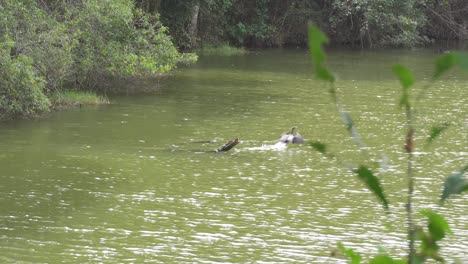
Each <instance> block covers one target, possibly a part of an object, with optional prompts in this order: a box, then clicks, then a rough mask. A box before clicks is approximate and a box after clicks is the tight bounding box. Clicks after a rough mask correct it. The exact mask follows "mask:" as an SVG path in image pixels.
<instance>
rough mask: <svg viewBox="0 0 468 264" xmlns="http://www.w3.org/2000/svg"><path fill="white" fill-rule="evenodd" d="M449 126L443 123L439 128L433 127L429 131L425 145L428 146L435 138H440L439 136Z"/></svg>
mask: <svg viewBox="0 0 468 264" xmlns="http://www.w3.org/2000/svg"><path fill="white" fill-rule="evenodd" d="M449 126H450V124H448V123H445V124H442V125H440V126H435V127H433V128H432V129H431V134H430V135H429V138H428V139H427V143H428V144H430V143H432V141H434V140H435V139H436V138H437V137H439V136H440V134H441V133H442V132H443V131H445V130H446V129H447V128H449Z"/></svg>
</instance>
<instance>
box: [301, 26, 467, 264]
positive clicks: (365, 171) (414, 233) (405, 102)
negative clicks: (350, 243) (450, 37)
mask: <svg viewBox="0 0 468 264" xmlns="http://www.w3.org/2000/svg"><path fill="white" fill-rule="evenodd" d="M327 41H328V38H327V37H326V36H325V35H324V34H323V33H321V32H320V30H319V29H318V28H317V27H315V26H310V27H309V51H310V53H311V56H312V62H313V64H314V67H315V68H316V69H317V68H319V67H322V68H324V69H325V71H326V72H329V71H328V69H327V68H326V67H325V66H324V61H325V53H324V51H323V47H322V45H323V44H324V43H327ZM467 64H468V56H466V55H465V54H462V53H450V54H447V55H444V56H441V57H439V58H438V59H437V61H436V63H435V65H436V70H435V74H434V76H433V80H435V79H436V78H438V77H440V76H441V75H442V74H443V73H444V72H446V71H447V70H449V69H450V68H452V67H453V66H455V65H459V66H460V67H461V68H462V69H466V66H467ZM392 70H393V72H394V73H395V74H396V76H397V77H398V79H399V80H400V83H401V86H402V88H403V95H402V96H401V98H400V106H405V110H406V117H407V120H406V121H407V136H406V145H405V148H406V151H407V153H408V155H407V158H408V168H407V177H408V197H407V204H406V208H407V222H408V239H409V241H410V243H409V256H408V262H409V263H413V264H415V263H424V262H425V261H426V260H427V259H429V258H431V259H434V260H436V261H439V262H444V260H443V258H442V257H440V255H439V249H440V248H439V245H438V242H439V241H440V240H442V239H443V238H444V237H445V236H446V235H447V234H450V233H451V231H450V228H449V226H448V223H447V221H446V220H445V219H444V218H443V217H442V216H440V215H438V214H436V213H435V212H433V211H430V210H423V211H421V213H422V214H423V215H424V216H426V217H427V218H428V227H427V229H428V231H427V232H425V231H423V229H422V228H418V229H415V228H414V225H413V216H412V214H413V212H412V210H413V209H412V207H413V206H412V196H413V192H414V183H413V176H412V175H413V174H412V168H413V160H412V156H413V155H412V154H413V152H414V142H413V141H414V133H415V129H414V127H413V122H414V120H413V118H412V112H413V109H412V108H411V102H410V88H411V87H412V86H413V85H414V84H415V79H414V77H413V74H412V73H411V72H410V71H409V70H408V69H407V68H406V67H404V66H402V65H394V66H393V68H392ZM315 75H316V77H317V78H319V79H322V80H324V81H327V82H330V83H331V85H332V87H333V83H334V79H330V78H327V76H326V75H322V72H320V71H317V70H316V71H315ZM427 87H428V86H426V87H425V89H424V90H423V92H424V91H425V90H426V89H427ZM332 91H333V93H332V95H333V99H334V103H335V104H336V106H337V110H338V111H339V112H340V114H341V115H342V118H343V121H344V123H345V126H346V129H347V130H348V131H349V132H350V133H351V137H353V139H354V140H355V141H356V143H357V145H358V146H361V144H360V141H359V137H358V136H357V132H356V130H355V125H354V123H353V121H352V118H351V115H350V114H349V113H348V112H346V111H343V110H342V109H341V106H340V103H339V101H338V99H337V96H336V90H335V89H334V88H332ZM448 127H449V125H448V124H444V125H441V126H436V127H434V128H433V129H432V130H431V133H430V135H429V138H428V140H427V141H428V143H431V142H433V141H434V140H436V139H437V138H438V137H439V136H440V134H441V133H442V132H443V131H445V130H446V129H447V128H448ZM310 145H311V146H312V147H313V148H314V149H315V150H317V151H318V152H320V153H322V154H324V155H326V156H328V157H331V155H330V154H329V153H328V152H327V146H326V145H325V144H323V143H321V142H318V141H316V142H313V143H310ZM467 170H468V165H467V166H465V167H464V168H463V169H462V170H461V171H460V172H459V173H455V174H452V175H450V176H449V177H447V179H446V181H445V186H444V190H443V193H442V197H441V202H444V201H445V199H447V198H448V197H450V196H451V195H453V194H459V193H461V192H463V191H466V190H468V183H467V182H466V179H465V178H464V173H465V171H467ZM353 172H354V173H355V174H357V176H358V178H359V179H360V180H361V181H362V182H364V183H365V184H366V185H367V187H368V189H369V190H371V191H372V192H373V194H374V195H375V196H376V197H377V198H378V199H379V200H380V202H381V203H382V204H383V205H384V208H385V209H388V206H389V202H388V200H387V198H386V194H385V192H384V190H383V188H382V186H381V184H380V180H379V178H378V177H376V176H375V175H374V173H373V172H372V171H371V170H370V169H369V168H368V167H366V166H363V165H360V166H359V167H358V168H357V169H354V170H353ZM415 240H419V241H420V250H419V251H418V252H417V253H416V252H415V250H414V244H415ZM339 248H340V250H341V251H342V252H343V253H344V254H345V255H347V256H348V257H349V258H350V259H351V262H350V263H360V259H361V256H360V255H359V254H357V253H355V252H354V251H353V250H351V249H346V248H345V247H344V246H343V245H341V244H339ZM370 263H407V262H406V260H396V259H393V258H392V257H390V256H388V255H386V254H380V255H377V256H375V257H374V258H372V259H371V260H370Z"/></svg>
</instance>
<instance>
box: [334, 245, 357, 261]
mask: <svg viewBox="0 0 468 264" xmlns="http://www.w3.org/2000/svg"><path fill="white" fill-rule="evenodd" d="M338 248H339V249H340V250H341V252H343V254H345V255H346V256H348V258H350V259H351V264H359V263H361V255H360V254H359V253H357V252H354V250H352V249H348V248H345V247H344V246H343V244H342V243H338Z"/></svg>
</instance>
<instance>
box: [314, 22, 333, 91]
mask: <svg viewBox="0 0 468 264" xmlns="http://www.w3.org/2000/svg"><path fill="white" fill-rule="evenodd" d="M308 33H309V52H310V56H311V58H312V63H313V64H314V68H315V75H316V77H317V78H318V79H321V80H324V81H328V82H331V83H333V82H334V81H335V76H334V75H333V74H332V73H331V72H330V71H329V70H328V69H327V68H326V67H325V65H324V63H325V51H324V50H323V45H324V44H327V43H328V41H329V40H328V37H327V36H326V35H325V34H324V33H323V32H322V31H320V29H319V28H318V27H317V26H315V25H309V29H308Z"/></svg>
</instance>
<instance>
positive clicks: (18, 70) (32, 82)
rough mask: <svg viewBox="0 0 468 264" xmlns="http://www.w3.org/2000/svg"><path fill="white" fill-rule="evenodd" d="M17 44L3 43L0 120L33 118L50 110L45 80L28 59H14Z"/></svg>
mask: <svg viewBox="0 0 468 264" xmlns="http://www.w3.org/2000/svg"><path fill="white" fill-rule="evenodd" d="M13 45H14V42H13V41H11V40H9V39H7V40H6V41H5V42H3V44H0V87H1V89H0V120H2V119H9V118H11V117H15V116H25V117H28V116H32V115H36V114H39V113H41V112H44V111H47V110H48V109H49V100H48V99H47V97H46V96H45V95H44V93H43V91H44V88H45V87H44V80H43V78H41V77H40V76H39V75H38V74H37V72H36V71H35V69H34V67H33V61H32V59H31V58H28V57H26V56H22V55H20V56H18V57H16V58H12V57H11V56H10V52H11V50H12V48H13Z"/></svg>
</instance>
